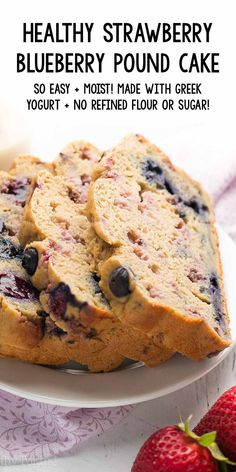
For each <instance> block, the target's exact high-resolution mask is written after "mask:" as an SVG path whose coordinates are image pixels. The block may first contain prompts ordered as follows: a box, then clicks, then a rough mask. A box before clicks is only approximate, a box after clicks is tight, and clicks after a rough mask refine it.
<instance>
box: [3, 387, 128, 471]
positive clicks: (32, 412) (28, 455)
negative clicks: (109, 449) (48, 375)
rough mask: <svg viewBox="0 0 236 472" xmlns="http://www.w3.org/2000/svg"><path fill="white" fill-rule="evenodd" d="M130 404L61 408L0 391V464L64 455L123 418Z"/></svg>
mask: <svg viewBox="0 0 236 472" xmlns="http://www.w3.org/2000/svg"><path fill="white" fill-rule="evenodd" d="M131 410H132V406H124V407H117V408H97V409H96V408H90V409H88V408H81V409H76V408H72V409H71V408H70V409H69V408H65V407H60V406H54V405H47V404H45V403H39V402H35V401H31V400H26V399H25V398H21V397H17V396H16V395H12V394H11V393H6V392H3V391H0V464H1V465H6V464H9V463H23V462H34V461H40V460H43V459H48V458H50V457H55V456H60V455H64V454H66V453H68V452H70V451H73V450H74V449H76V448H77V447H78V446H79V445H80V444H81V443H82V442H83V441H86V440H87V439H89V438H92V437H93V436H97V435H98V434H101V433H103V431H105V430H106V429H109V428H111V427H112V426H114V425H115V424H117V423H119V422H120V421H121V420H122V419H123V418H125V417H126V416H127V415H128V414H129V413H130V411H131Z"/></svg>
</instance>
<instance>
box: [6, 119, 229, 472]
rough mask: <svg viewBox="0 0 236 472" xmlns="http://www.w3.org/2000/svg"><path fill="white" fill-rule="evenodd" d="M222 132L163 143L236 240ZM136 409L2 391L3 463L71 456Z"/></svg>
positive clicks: (198, 131) (182, 135) (181, 134)
mask: <svg viewBox="0 0 236 472" xmlns="http://www.w3.org/2000/svg"><path fill="white" fill-rule="evenodd" d="M219 133H220V132H218V131H217V130H216V129H215V128H214V129H212V131H209V130H205V129H204V128H203V127H199V128H193V129H190V130H188V132H187V133H186V129H184V130H177V134H176V136H174V137H173V139H171V140H170V139H169V136H167V138H166V139H165V137H163V138H162V141H161V142H160V143H158V144H159V145H160V146H161V147H163V149H165V150H166V152H167V153H169V155H170V156H171V157H172V158H173V160H174V161H175V162H176V163H177V164H178V165H181V166H182V167H184V168H185V169H186V171H188V172H190V173H191V175H192V176H193V177H195V178H196V179H198V180H199V181H200V182H202V184H203V185H204V186H205V188H206V189H207V190H208V191H209V192H210V193H211V194H212V197H213V199H214V201H215V204H216V214H217V220H218V222H219V223H220V224H222V226H223V227H224V228H225V230H226V231H227V232H228V233H229V234H230V235H231V236H232V237H233V238H235V239H236V157H235V156H236V149H235V147H236V146H235V144H234V139H230V138H232V136H231V135H230V136H224V137H223V136H222V131H221V139H220V140H217V137H218V135H220V134H219ZM218 141H219V142H218ZM172 146H173V148H172ZM189 156H191V159H190V158H189ZM131 409H132V406H127V407H119V408H102V409H101V408H99V409H68V408H64V407H56V406H51V405H46V404H43V403H38V402H33V401H30V400H26V399H24V398H20V397H17V396H15V395H12V394H9V393H5V392H1V391H0V464H1V463H2V464H7V463H14V462H20V463H22V462H24V461H25V462H32V461H38V460H43V459H47V458H49V457H54V456H59V455H63V454H66V453H69V452H71V451H73V450H74V449H75V448H77V447H78V446H79V445H80V444H81V443H82V442H83V441H86V440H88V439H89V438H91V437H93V436H96V435H98V434H101V433H102V432H103V431H105V430H106V429H108V428H111V427H113V426H114V425H115V424H117V423H119V422H120V421H121V420H122V419H123V418H124V417H126V416H127V415H128V414H129V413H130V411H131Z"/></svg>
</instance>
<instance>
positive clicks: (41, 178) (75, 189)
mask: <svg viewBox="0 0 236 472" xmlns="http://www.w3.org/2000/svg"><path fill="white" fill-rule="evenodd" d="M99 159H100V153H99V152H98V150H97V149H96V148H94V147H93V146H92V145H90V144H87V143H83V142H77V143H73V144H71V145H69V146H68V147H67V148H66V149H64V150H63V152H62V153H61V154H60V155H59V157H58V158H57V159H56V161H55V162H54V163H53V171H54V175H52V174H50V173H49V172H43V171H42V172H39V173H38V175H37V177H36V179H35V180H34V182H33V185H32V194H31V198H30V199H29V201H28V203H27V205H26V208H25V212H24V218H23V222H22V225H21V231H20V241H21V243H22V245H26V244H27V246H26V248H25V251H24V256H23V266H24V268H25V269H26V270H27V271H28V274H29V275H30V277H31V281H32V283H33V285H34V286H35V287H36V288H37V289H38V290H40V291H41V294H40V301H41V303H42V305H43V309H44V311H45V312H47V313H49V315H50V318H51V319H53V320H54V322H55V323H56V324H57V326H58V327H59V328H60V329H63V330H66V331H68V333H69V334H70V335H75V336H76V335H80V336H86V337H88V338H90V339H93V340H100V341H101V340H102V341H103V342H104V343H105V344H106V345H107V347H109V349H111V350H112V351H113V352H114V353H115V352H119V353H121V354H122V355H124V356H125V357H129V358H131V359H134V360H142V361H144V362H145V363H146V364H147V365H148V366H155V365H157V364H158V363H160V362H162V361H164V360H166V359H168V358H169V357H170V356H171V355H172V351H171V350H170V349H168V348H167V347H165V346H164V345H163V342H162V338H160V339H158V336H156V337H155V339H154V338H153V339H151V338H150V337H148V336H147V335H146V333H144V331H142V330H138V329H137V328H135V327H133V328H132V327H130V329H127V328H126V326H124V325H123V324H122V323H121V322H120V320H119V318H117V317H116V316H114V314H113V312H112V311H111V308H110V304H109V302H108V301H107V299H106V298H105V296H104V294H103V292H102V291H101V288H100V287H99V280H100V279H99V274H98V262H99V260H103V259H105V258H107V257H108V256H109V255H110V247H109V245H107V244H106V243H104V242H103V241H102V240H101V239H100V238H98V237H97V236H96V234H95V232H94V229H93V228H92V225H91V223H90V222H89V220H88V219H87V217H86V214H85V210H86V202H87V192H88V189H89V185H90V180H91V173H92V170H93V165H94V163H96V162H98V160H99Z"/></svg>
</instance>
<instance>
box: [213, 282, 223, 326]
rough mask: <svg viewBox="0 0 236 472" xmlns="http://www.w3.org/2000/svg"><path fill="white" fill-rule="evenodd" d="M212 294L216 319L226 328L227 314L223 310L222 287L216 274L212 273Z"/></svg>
mask: <svg viewBox="0 0 236 472" xmlns="http://www.w3.org/2000/svg"><path fill="white" fill-rule="evenodd" d="M210 294H211V300H212V304H213V306H214V309H215V320H216V321H217V322H218V323H219V324H220V325H221V326H222V328H224V327H225V321H224V319H225V315H224V313H223V311H222V303H221V299H222V294H221V289H220V286H219V282H218V278H217V276H216V274H211V276H210Z"/></svg>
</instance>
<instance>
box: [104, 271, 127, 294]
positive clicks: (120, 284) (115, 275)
mask: <svg viewBox="0 0 236 472" xmlns="http://www.w3.org/2000/svg"><path fill="white" fill-rule="evenodd" d="M109 288H110V290H111V292H112V293H113V295H115V297H118V298H121V297H126V296H127V295H129V293H130V292H131V291H130V286H129V272H128V270H127V269H126V268H125V267H118V268H117V269H114V270H113V271H112V273H111V275H110V280H109Z"/></svg>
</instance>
